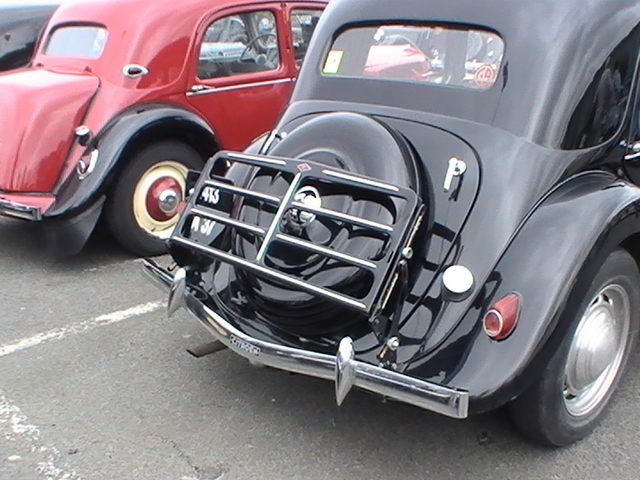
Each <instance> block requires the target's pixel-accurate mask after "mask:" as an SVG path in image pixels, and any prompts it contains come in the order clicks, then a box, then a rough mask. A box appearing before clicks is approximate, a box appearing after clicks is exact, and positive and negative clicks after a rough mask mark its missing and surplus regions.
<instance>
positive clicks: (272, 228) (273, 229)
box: [256, 174, 302, 261]
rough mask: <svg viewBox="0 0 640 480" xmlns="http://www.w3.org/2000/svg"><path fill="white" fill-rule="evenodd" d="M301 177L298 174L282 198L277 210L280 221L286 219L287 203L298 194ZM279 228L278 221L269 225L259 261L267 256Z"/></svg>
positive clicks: (261, 246) (258, 256)
mask: <svg viewBox="0 0 640 480" xmlns="http://www.w3.org/2000/svg"><path fill="white" fill-rule="evenodd" d="M301 177H302V175H301V174H297V175H296V176H295V177H293V180H291V185H289V189H288V190H287V193H285V194H284V197H282V203H280V206H279V207H278V210H276V214H275V218H277V219H280V218H283V217H284V212H285V211H286V210H287V203H289V201H290V200H291V199H292V198H293V196H294V195H295V194H296V190H298V186H299V185H300V178H301ZM278 227H279V225H278V222H277V221H273V222H271V225H269V230H267V234H266V235H265V236H264V240H263V241H262V245H260V250H258V254H257V255H256V260H257V261H261V260H262V259H263V258H264V256H265V255H266V253H267V249H268V248H269V242H271V237H273V234H274V233H275V232H276V229H277V228H278Z"/></svg>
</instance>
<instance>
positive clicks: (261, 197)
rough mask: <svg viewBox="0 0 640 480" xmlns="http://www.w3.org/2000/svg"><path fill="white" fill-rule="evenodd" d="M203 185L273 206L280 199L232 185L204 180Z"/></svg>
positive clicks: (278, 202)
mask: <svg viewBox="0 0 640 480" xmlns="http://www.w3.org/2000/svg"><path fill="white" fill-rule="evenodd" d="M204 184H205V185H207V186H209V187H214V188H219V189H220V190H224V191H227V192H231V193H239V194H241V195H244V196H245V197H251V198H256V199H258V200H262V201H264V202H268V203H270V204H273V205H279V204H280V199H279V198H278V197H274V196H273V195H267V194H266V193H261V192H256V191H255V190H248V189H246V188H242V187H236V186H234V185H231V184H228V183H225V182H218V181H216V180H205V181H204Z"/></svg>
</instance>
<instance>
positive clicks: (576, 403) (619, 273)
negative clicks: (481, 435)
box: [510, 250, 640, 447]
mask: <svg viewBox="0 0 640 480" xmlns="http://www.w3.org/2000/svg"><path fill="white" fill-rule="evenodd" d="M638 288H640V274H639V273H638V267H637V265H636V263H635V261H634V259H633V257H631V255H629V254H628V253H627V252H626V251H624V250H616V251H614V252H613V253H611V254H610V255H609V256H608V257H607V259H606V260H605V262H604V264H603V265H602V267H601V268H600V270H599V271H598V273H597V274H596V276H595V277H594V280H593V282H592V283H591V286H590V288H589V290H588V292H587V294H586V295H585V297H584V298H585V301H584V302H583V304H582V306H581V309H580V312H581V313H580V314H579V315H577V316H576V318H575V319H574V321H573V322H572V325H571V328H570V329H569V331H568V333H567V335H566V337H565V338H564V340H563V341H562V344H561V346H560V348H559V349H558V350H557V351H556V353H555V354H554V356H553V357H552V359H551V361H550V362H549V364H548V365H547V367H546V368H545V370H544V371H543V373H542V375H541V377H540V378H539V380H537V381H536V382H535V383H534V385H533V386H532V387H530V388H529V389H528V390H527V391H526V392H524V393H523V394H522V395H521V396H520V397H519V398H517V399H516V400H514V401H513V402H512V403H511V404H510V413H511V416H512V418H513V420H514V422H515V424H516V426H517V427H518V428H519V430H521V432H522V433H523V434H524V435H525V436H526V437H528V438H529V439H531V440H533V441H535V442H538V443H541V444H543V445H548V446H554V447H561V446H566V445H569V444H571V443H573V442H576V441H577V440H580V439H582V438H583V437H585V436H586V435H588V434H589V433H590V432H591V431H592V430H593V429H594V428H595V427H596V426H597V425H598V424H599V423H600V421H601V419H602V417H603V415H604V413H605V410H606V408H607V406H608V404H609V403H610V400H611V397H612V395H613V393H614V391H615V390H616V387H617V386H618V383H619V381H620V377H621V376H622V373H623V371H624V369H625V367H626V364H627V362H628V360H629V356H630V353H631V352H632V351H633V346H634V345H635V341H636V337H637V332H638V330H637V329H638V322H637V312H638V311H640V310H639V309H640V293H639V292H638Z"/></svg>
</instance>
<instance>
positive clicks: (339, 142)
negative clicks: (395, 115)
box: [233, 112, 418, 334]
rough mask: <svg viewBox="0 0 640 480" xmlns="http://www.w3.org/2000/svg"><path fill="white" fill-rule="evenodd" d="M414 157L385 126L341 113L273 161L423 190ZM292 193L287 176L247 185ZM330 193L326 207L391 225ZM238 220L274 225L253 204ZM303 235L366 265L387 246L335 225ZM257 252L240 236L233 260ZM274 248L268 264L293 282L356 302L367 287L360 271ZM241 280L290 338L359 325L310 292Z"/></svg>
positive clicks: (311, 125)
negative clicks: (303, 162)
mask: <svg viewBox="0 0 640 480" xmlns="http://www.w3.org/2000/svg"><path fill="white" fill-rule="evenodd" d="M410 152H411V150H410V149H409V148H408V146H407V145H406V143H405V140H404V139H403V138H402V137H400V136H399V135H398V134H397V133H395V132H393V131H392V130H391V129H389V128H388V127H386V126H385V125H383V124H382V123H381V122H379V121H377V120H375V119H373V118H371V117H367V116H364V115H361V114H355V113H347V112H337V113H328V114H323V115H320V116H317V117H314V118H312V119H311V120H309V121H307V122H306V123H304V124H302V125H300V126H299V127H297V128H296V129H294V130H293V131H291V132H290V133H289V134H288V135H287V136H286V137H285V138H284V139H283V140H282V141H281V142H280V143H278V144H277V145H276V146H275V147H274V148H273V149H272V151H270V152H269V154H270V155H273V156H280V157H288V158H297V159H305V160H310V161H314V162H317V163H322V164H325V165H328V166H331V167H334V168H340V169H343V170H347V171H350V172H354V173H359V174H363V175H367V176H369V177H373V178H377V179H380V180H384V181H385V182H387V183H391V184H394V185H398V186H404V187H409V188H413V189H415V190H417V189H418V185H417V182H418V180H417V174H416V170H415V162H414V161H413V159H412V155H411V153H410ZM287 187H288V183H287V182H285V181H284V180H283V179H282V178H281V177H280V178H278V177H271V176H257V177H254V178H253V179H252V180H250V181H249V184H248V188H250V189H257V190H260V191H263V192H266V193H269V194H272V195H279V196H282V195H284V193H285V191H286V189H287ZM327 190H331V188H330V186H329V187H328V188H323V186H319V187H318V188H317V192H318V193H319V195H320V199H321V202H322V206H324V207H327V208H331V209H336V210H341V211H343V212H345V213H348V214H350V215H357V216H360V217H364V218H367V219H371V220H377V221H382V222H384V221H385V220H387V221H390V217H389V213H388V212H387V211H385V210H384V209H382V207H380V206H378V205H376V204H373V203H372V202H365V201H362V200H360V201H356V200H354V199H353V198H351V197H349V196H345V195H335V194H334V195H332V192H330V191H327ZM299 191H300V190H299ZM308 193H310V194H313V193H312V192H308ZM238 217H239V219H240V220H241V221H246V222H248V223H254V224H258V225H261V226H265V225H268V224H269V223H270V220H271V218H272V213H270V212H268V211H266V210H263V209H261V208H260V207H259V206H257V205H255V204H254V205H249V204H245V205H243V206H242V208H240V210H239V212H238ZM327 223H329V225H327ZM299 233H300V234H301V235H305V236H306V238H308V239H309V240H311V241H313V242H314V243H317V244H321V245H324V246H328V247H332V248H336V247H339V249H340V251H342V252H344V253H348V254H352V255H357V256H359V257H360V258H368V259H371V258H374V257H376V255H379V253H380V249H381V245H382V242H381V241H377V240H374V239H371V238H368V237H358V236H357V235H355V236H354V235H352V234H350V232H348V231H347V229H345V228H340V227H339V226H338V225H336V224H335V223H333V224H331V222H321V221H320V220H314V221H311V222H310V223H309V224H308V225H307V226H305V228H304V231H303V232H299ZM258 247H259V245H258V243H257V241H255V240H254V239H252V238H248V237H244V236H240V235H237V236H236V237H235V238H234V241H233V248H234V251H235V253H236V254H239V255H241V256H243V257H245V258H255V256H256V254H257V251H258ZM276 247H277V245H274V246H272V247H271V248H270V251H269V254H268V255H267V257H266V258H265V261H266V263H267V264H268V265H270V266H272V267H275V268H277V269H278V270H280V271H283V272H285V273H287V274H289V275H294V276H296V277H297V278H301V279H304V280H305V281H308V282H311V283H313V284H316V285H319V286H323V287H328V288H331V289H332V290H336V291H340V292H342V293H346V294H349V295H353V296H356V297H357V296H358V292H359V291H360V290H361V289H362V286H363V285H362V284H363V282H366V278H364V277H363V272H362V270H360V269H358V268H356V267H351V266H345V265H332V266H329V264H328V261H327V260H326V259H325V258H324V257H321V256H318V255H314V254H310V253H303V252H294V251H292V250H291V248H290V247H287V248H276ZM237 275H238V279H239V280H240V282H241V285H242V288H243V290H244V292H245V295H246V296H247V298H248V300H249V302H250V303H251V306H252V308H253V309H255V310H256V311H257V312H259V313H260V314H261V315H263V316H265V317H266V318H267V319H269V320H270V321H272V322H273V323H277V324H279V325H281V326H282V327H285V328H287V329H288V330H289V331H292V332H296V333H300V334H328V333H331V332H334V331H337V330H342V329H344V328H345V327H347V326H349V325H351V324H352V323H354V322H356V321H358V320H361V317H359V316H358V315H354V313H353V312H343V311H342V307H339V306H337V305H334V304H333V303H331V302H329V301H327V300H324V299H320V298H317V297H314V296H312V295H310V294H308V293H304V292H298V291H292V290H290V289H289V288H286V287H282V286H280V285H279V284H277V283H274V282H273V281H269V280H265V279H262V278H257V277H255V276H253V275H250V274H247V273H246V272H242V271H238V272H237Z"/></svg>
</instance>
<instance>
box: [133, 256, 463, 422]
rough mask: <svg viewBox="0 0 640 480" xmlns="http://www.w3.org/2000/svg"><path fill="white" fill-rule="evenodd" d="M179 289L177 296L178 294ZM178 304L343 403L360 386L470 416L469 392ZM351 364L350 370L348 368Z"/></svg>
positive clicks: (199, 306) (156, 275)
mask: <svg viewBox="0 0 640 480" xmlns="http://www.w3.org/2000/svg"><path fill="white" fill-rule="evenodd" d="M142 271H143V273H144V275H145V276H146V277H148V278H149V279H150V280H151V281H152V283H154V284H155V285H156V286H158V287H160V288H161V289H162V290H163V291H165V292H167V291H169V290H170V289H171V286H172V285H173V278H172V276H171V275H170V274H169V273H168V272H167V271H165V270H163V269H162V268H160V267H158V265H156V264H155V263H154V262H153V261H151V260H143V261H142ZM178 290H180V289H178ZM178 290H175V291H174V295H175V294H176V293H177V292H178ZM173 304H174V305H175V306H174V308H176V307H177V306H184V307H185V308H186V309H187V311H189V312H190V313H191V314H192V315H193V316H195V317H196V318H197V319H198V320H199V321H200V322H201V323H202V324H203V325H204V326H205V327H207V329H208V330H209V331H210V332H211V333H212V334H213V336H214V337H216V338H217V339H218V340H220V341H221V342H222V343H223V344H225V345H226V346H227V347H229V348H230V349H231V350H233V351H234V352H236V353H237V354H238V355H241V356H243V357H245V358H247V359H249V360H250V361H252V362H254V363H259V364H263V365H267V366H270V367H274V368H278V369H281V370H286V371H289V372H294V373H301V374H304V375H309V376H312V377H317V378H323V379H325V380H333V381H335V382H336V389H337V390H336V400H337V401H338V402H339V403H341V400H342V398H340V397H341V396H343V395H346V393H347V392H348V390H349V388H350V386H351V385H354V386H357V387H360V388H362V389H364V390H368V391H370V392H374V393H377V394H380V395H383V396H385V397H388V398H391V399H394V400H398V401H401V402H405V403H408V404H411V405H415V406H417V407H421V408H424V409H426V410H431V411H433V412H437V413H440V414H442V415H446V416H448V417H453V418H466V417H467V416H468V411H469V393H468V392H466V391H464V390H458V389H454V388H450V387H445V386H442V385H438V384H435V383H431V382H425V381H423V380H420V379H418V378H415V377H411V376H409V375H404V374H402V373H398V372H394V371H391V370H387V369H385V368H381V367H378V366H375V365H371V364H368V363H364V362H360V361H357V360H354V359H351V358H346V360H345V354H344V353H343V354H342V356H340V357H338V356H332V355H327V354H323V353H317V352H312V351H307V350H302V349H299V348H292V347H287V346H283V345H278V344H275V343H271V342H266V341H263V340H258V339H256V338H253V337H251V336H249V335H247V334H245V333H243V332H241V331H240V330H238V329H237V328H235V327H234V326H233V325H231V324H230V323H229V322H227V321H226V320H225V319H224V318H222V316H220V315H218V314H217V313H216V312H215V311H213V310H212V309H210V308H209V307H207V306H206V305H205V304H204V303H202V302H201V301H200V300H198V299H197V298H196V297H195V296H194V295H193V294H192V293H191V292H190V291H189V290H188V288H187V289H186V290H185V291H184V292H183V293H182V299H181V302H176V300H175V299H174V301H173ZM345 362H346V364H347V367H348V368H345V366H344V364H345ZM338 364H340V365H338ZM345 375H346V377H345Z"/></svg>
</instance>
